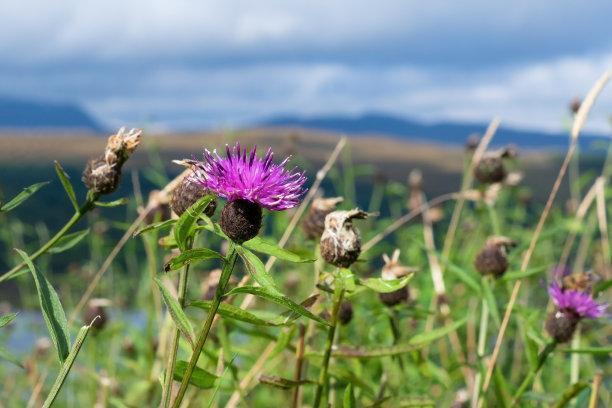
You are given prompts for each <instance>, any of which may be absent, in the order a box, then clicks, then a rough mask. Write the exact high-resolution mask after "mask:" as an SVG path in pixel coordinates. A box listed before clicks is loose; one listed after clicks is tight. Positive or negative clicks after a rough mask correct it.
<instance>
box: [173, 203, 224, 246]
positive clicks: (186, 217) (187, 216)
mask: <svg viewBox="0 0 612 408" xmlns="http://www.w3.org/2000/svg"><path fill="white" fill-rule="evenodd" d="M214 198H215V197H214V196H213V195H212V194H207V195H205V196H204V197H202V198H200V199H199V200H198V201H196V202H195V203H194V204H193V205H192V206H191V207H189V208H188V209H187V210H186V211H185V212H184V213H183V214H182V215H181V216H180V217H179V219H178V221H177V222H176V225H175V226H174V239H175V240H176V244H177V245H178V247H179V249H180V250H181V251H185V250H187V241H188V239H189V238H190V237H192V236H193V232H194V231H195V229H194V227H195V224H196V221H197V220H198V219H199V218H200V215H201V214H202V212H203V211H204V210H205V209H206V207H208V205H209V204H210V203H211V201H213V200H214Z"/></svg>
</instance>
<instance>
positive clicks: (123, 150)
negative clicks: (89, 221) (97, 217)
mask: <svg viewBox="0 0 612 408" xmlns="http://www.w3.org/2000/svg"><path fill="white" fill-rule="evenodd" d="M141 136H142V131H141V130H138V129H132V130H130V131H129V132H128V133H125V128H121V129H119V131H118V132H117V133H116V134H114V135H111V136H110V137H109V138H108V141H107V143H106V148H105V150H104V154H103V155H102V156H100V157H98V158H97V159H92V160H90V161H89V162H88V163H87V166H86V167H85V171H84V172H83V178H82V179H83V183H85V185H86V186H87V188H88V189H89V190H90V191H92V192H93V193H94V194H97V195H104V194H110V193H112V192H113V191H115V190H116V189H117V187H118V186H119V179H120V178H121V167H122V166H123V164H124V163H125V162H126V161H127V159H128V158H129V157H130V155H131V154H132V153H133V152H134V150H136V148H137V147H138V145H139V144H140V138H141Z"/></svg>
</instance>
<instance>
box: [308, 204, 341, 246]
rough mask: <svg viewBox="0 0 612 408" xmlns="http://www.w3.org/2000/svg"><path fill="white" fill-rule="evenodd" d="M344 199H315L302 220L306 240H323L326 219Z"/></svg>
mask: <svg viewBox="0 0 612 408" xmlns="http://www.w3.org/2000/svg"><path fill="white" fill-rule="evenodd" d="M342 200H343V198H342V197H333V198H323V197H321V198H315V199H314V200H313V201H312V205H311V206H310V210H309V211H308V214H306V216H305V217H304V219H303V220H302V230H303V231H304V235H306V238H308V239H312V240H319V239H321V235H322V234H323V230H324V229H325V217H326V216H327V214H329V213H330V212H332V211H334V210H335V209H336V206H337V205H338V204H339V203H341V202H342Z"/></svg>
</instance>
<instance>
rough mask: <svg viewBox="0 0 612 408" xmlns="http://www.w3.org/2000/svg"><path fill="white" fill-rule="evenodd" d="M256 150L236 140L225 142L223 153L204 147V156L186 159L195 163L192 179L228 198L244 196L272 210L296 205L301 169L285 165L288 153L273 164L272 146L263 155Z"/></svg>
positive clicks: (300, 190) (302, 180)
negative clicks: (291, 168) (244, 146)
mask: <svg viewBox="0 0 612 408" xmlns="http://www.w3.org/2000/svg"><path fill="white" fill-rule="evenodd" d="M256 150H257V148H256V147H254V148H253V149H252V150H251V151H250V152H249V150H248V149H242V148H241V147H240V144H239V143H236V144H235V145H234V147H232V148H230V147H229V145H228V146H226V156H225V157H221V156H219V154H218V153H217V151H216V150H214V151H213V152H210V151H208V150H205V151H204V160H202V161H195V160H191V161H189V163H190V164H192V165H193V166H194V174H193V176H192V177H191V180H192V181H194V182H195V183H197V184H198V185H200V186H201V187H204V188H207V189H209V190H211V191H213V192H215V193H216V194H217V195H219V196H220V197H223V198H225V199H227V200H228V201H230V202H231V201H236V200H246V201H250V202H252V203H255V204H257V205H259V206H261V207H265V208H267V209H269V210H273V211H279V210H286V209H289V208H293V207H295V206H297V205H298V204H299V203H300V200H301V197H302V195H303V194H304V192H305V191H306V189H305V188H304V183H305V182H306V177H305V176H304V173H303V172H299V171H297V169H293V170H287V169H285V165H286V164H287V162H288V161H289V157H287V158H286V159H284V160H283V161H282V162H280V163H279V164H275V163H274V162H273V153H272V149H271V148H269V149H268V151H267V152H266V154H265V156H264V157H263V158H262V157H259V156H257V154H256Z"/></svg>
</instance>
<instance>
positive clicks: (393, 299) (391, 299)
mask: <svg viewBox="0 0 612 408" xmlns="http://www.w3.org/2000/svg"><path fill="white" fill-rule="evenodd" d="M399 256H400V251H399V249H396V250H395V251H393V255H392V257H391V258H389V256H388V255H387V254H384V255H383V260H384V261H385V265H384V266H383V268H382V273H381V278H382V279H383V280H395V279H401V278H403V277H405V276H407V275H409V274H410V273H413V272H414V271H415V269H414V268H409V267H406V266H403V265H401V264H400V263H399ZM378 297H379V298H380V301H381V302H383V303H384V304H385V305H386V306H388V307H393V306H395V305H398V304H400V303H402V302H408V300H409V299H410V291H409V289H408V286H404V287H403V288H401V289H398V290H395V291H393V292H388V293H379V294H378Z"/></svg>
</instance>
